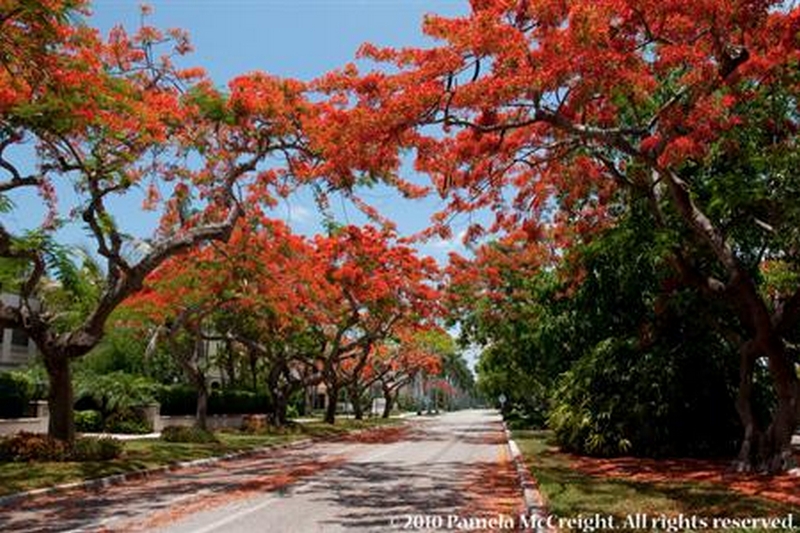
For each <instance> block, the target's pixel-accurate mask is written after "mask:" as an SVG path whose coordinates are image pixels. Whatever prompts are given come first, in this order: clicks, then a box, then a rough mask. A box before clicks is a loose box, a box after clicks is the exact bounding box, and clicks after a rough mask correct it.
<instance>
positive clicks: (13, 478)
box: [0, 418, 399, 496]
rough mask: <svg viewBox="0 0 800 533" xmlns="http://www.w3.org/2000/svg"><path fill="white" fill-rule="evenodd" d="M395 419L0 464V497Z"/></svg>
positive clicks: (145, 443)
mask: <svg viewBox="0 0 800 533" xmlns="http://www.w3.org/2000/svg"><path fill="white" fill-rule="evenodd" d="M398 422H399V420H398V419H396V418H393V419H388V420H384V419H368V420H363V421H359V420H349V419H341V420H337V421H336V424H335V425H333V426H330V425H328V424H324V423H322V422H307V423H303V424H298V426H297V427H295V428H294V429H287V430H283V431H280V432H272V433H264V434H246V433H236V432H219V433H217V437H218V439H219V441H220V442H219V443H213V444H187V443H177V442H165V441H162V440H160V439H139V440H129V441H126V442H125V451H124V452H123V455H122V457H120V458H119V459H114V460H112V461H90V462H85V463H76V462H63V463H56V462H31V463H0V496H5V495H8V494H14V493H16V492H21V491H26V490H32V489H38V488H42V487H50V486H53V485H60V484H63V483H71V482H74V481H82V480H87V479H94V478H100V477H105V476H110V475H114V474H122V473H126V472H134V471H137V470H145V469H148V468H153V467H157V466H163V465H168V464H171V463H176V462H180V461H191V460H193V459H204V458H207V457H215V456H219V455H225V454H228V453H235V452H242V451H246V450H251V449H254V448H261V447H264V446H275V445H278V444H284V443H287V442H292V441H296V440H301V439H305V438H309V437H312V438H321V439H325V438H335V437H336V436H338V435H343V434H345V433H347V432H350V431H354V430H358V429H368V428H373V427H378V426H383V425H387V424H397V423H398Z"/></svg>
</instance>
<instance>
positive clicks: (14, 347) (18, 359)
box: [0, 294, 36, 371]
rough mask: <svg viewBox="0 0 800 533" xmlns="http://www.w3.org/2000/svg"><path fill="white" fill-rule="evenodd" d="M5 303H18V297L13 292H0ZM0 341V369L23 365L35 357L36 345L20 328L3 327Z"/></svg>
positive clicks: (12, 304)
mask: <svg viewBox="0 0 800 533" xmlns="http://www.w3.org/2000/svg"><path fill="white" fill-rule="evenodd" d="M0 301H2V302H3V304H5V305H10V306H17V305H19V297H17V296H15V295H13V294H0ZM0 331H2V337H0V338H1V339H2V342H0V371H4V370H12V369H14V368H17V367H20V366H23V365H25V364H27V363H28V362H29V361H32V360H33V359H34V357H36V345H35V344H34V343H33V341H32V340H31V339H30V338H28V335H27V334H26V333H25V332H24V331H23V330H21V329H3V330H0Z"/></svg>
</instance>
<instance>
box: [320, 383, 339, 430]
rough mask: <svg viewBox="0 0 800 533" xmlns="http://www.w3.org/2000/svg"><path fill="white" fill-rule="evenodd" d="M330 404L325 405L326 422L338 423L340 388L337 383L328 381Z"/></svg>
mask: <svg viewBox="0 0 800 533" xmlns="http://www.w3.org/2000/svg"><path fill="white" fill-rule="evenodd" d="M326 385H327V389H328V390H327V395H328V404H327V405H326V406H325V419H324V420H325V423H326V424H334V423H336V404H337V402H338V401H339V388H338V386H337V385H333V384H331V383H326Z"/></svg>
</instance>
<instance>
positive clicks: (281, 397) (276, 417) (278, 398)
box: [272, 387, 288, 427]
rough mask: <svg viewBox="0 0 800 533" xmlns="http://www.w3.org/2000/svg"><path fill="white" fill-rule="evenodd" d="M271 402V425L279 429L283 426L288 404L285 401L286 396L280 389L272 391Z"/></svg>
mask: <svg viewBox="0 0 800 533" xmlns="http://www.w3.org/2000/svg"><path fill="white" fill-rule="evenodd" d="M272 401H273V405H272V413H273V420H272V421H273V423H274V424H275V425H276V426H279V427H280V426H285V425H286V411H287V408H288V402H287V401H286V394H285V393H284V391H283V390H282V389H281V388H280V387H276V388H274V389H273V390H272Z"/></svg>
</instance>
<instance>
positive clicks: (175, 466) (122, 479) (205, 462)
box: [0, 438, 314, 507]
mask: <svg viewBox="0 0 800 533" xmlns="http://www.w3.org/2000/svg"><path fill="white" fill-rule="evenodd" d="M312 442H314V439H311V438H305V439H300V440H296V441H292V442H286V443H281V444H274V445H271V446H262V447H260V448H253V449H250V450H244V451H241V452H236V453H226V454H225V455H217V456H214V457H206V458H204V459H193V460H191V461H180V462H177V463H170V464H168V465H164V466H156V467H153V468H147V469H143V470H134V471H133V472H125V473H123V474H114V475H112V476H106V477H101V478H97V479H87V480H86V481H75V482H72V483H65V484H62V485H55V486H52V487H44V488H41V489H33V490H29V491H25V492H17V493H15V494H9V495H7V496H0V507H5V506H8V505H11V504H14V503H17V502H19V501H20V500H25V499H28V498H33V497H36V496H46V495H51V494H57V493H59V492H67V491H70V490H75V489H78V490H81V489H83V490H101V489H104V488H107V487H111V486H113V485H121V484H123V483H126V482H128V481H134V480H137V479H145V478H150V477H155V476H159V475H163V474H166V473H168V472H173V471H176V470H182V469H185V468H193V467H197V466H209V465H214V464H217V463H221V462H223V461H229V460H231V459H241V458H244V457H250V456H253V455H258V454H260V453H263V452H266V451H269V450H280V449H283V448H294V447H300V446H304V445H306V444H311V443H312Z"/></svg>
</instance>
